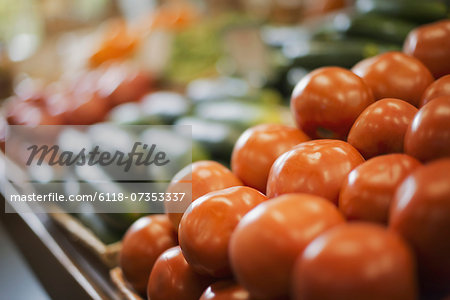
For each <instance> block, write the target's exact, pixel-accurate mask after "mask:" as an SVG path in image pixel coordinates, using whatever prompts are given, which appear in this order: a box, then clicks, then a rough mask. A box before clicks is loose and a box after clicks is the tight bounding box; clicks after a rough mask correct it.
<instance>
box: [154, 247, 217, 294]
mask: <svg viewBox="0 0 450 300" xmlns="http://www.w3.org/2000/svg"><path fill="white" fill-rule="evenodd" d="M211 282H212V279H211V278H209V277H206V276H201V275H199V274H197V273H195V272H194V270H192V268H191V266H189V264H188V263H187V262H186V259H184V256H183V253H182V252H181V249H180V247H178V246H177V247H173V248H170V249H168V250H166V251H165V252H164V253H163V254H161V256H159V257H158V259H157V260H156V262H155V265H154V266H153V270H152V272H151V274H150V278H149V279H148V287H147V297H148V299H151V300H180V299H183V300H198V298H199V297H200V296H201V295H202V293H203V291H204V290H205V289H206V287H207V286H208V285H210V284H211Z"/></svg>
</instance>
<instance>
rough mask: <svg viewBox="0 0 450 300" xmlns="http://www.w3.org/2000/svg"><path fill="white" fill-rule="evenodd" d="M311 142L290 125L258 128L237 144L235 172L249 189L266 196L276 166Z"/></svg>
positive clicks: (258, 126)
mask: <svg viewBox="0 0 450 300" xmlns="http://www.w3.org/2000/svg"><path fill="white" fill-rule="evenodd" d="M308 140H309V138H308V136H306V134H304V133H303V132H302V131H301V130H299V129H296V128H292V127H289V126H286V125H282V124H262V125H257V126H254V127H252V128H249V129H247V130H246V131H245V132H244V133H243V134H242V135H241V136H240V137H239V139H238V140H237V142H236V144H235V146H234V149H233V153H232V157H231V170H232V171H233V173H234V174H236V176H237V177H239V178H240V179H241V180H242V182H243V183H244V184H245V185H247V186H250V187H252V188H255V189H257V190H259V191H260V192H262V193H265V192H266V184H267V177H268V176H269V172H270V167H271V166H272V164H273V162H274V161H275V160H276V159H277V158H278V156H280V155H281V154H283V153H284V152H286V151H288V150H291V148H293V147H294V146H295V145H297V144H300V143H302V142H306V141H308Z"/></svg>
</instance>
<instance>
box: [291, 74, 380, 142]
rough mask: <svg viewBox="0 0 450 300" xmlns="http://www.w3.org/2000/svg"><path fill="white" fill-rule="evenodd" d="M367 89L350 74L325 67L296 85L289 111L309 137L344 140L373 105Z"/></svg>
mask: <svg viewBox="0 0 450 300" xmlns="http://www.w3.org/2000/svg"><path fill="white" fill-rule="evenodd" d="M373 101H374V99H373V94H372V92H371V90H370V88H369V87H368V86H367V85H366V84H365V83H364V82H363V81H362V80H361V78H359V77H358V76H356V75H355V74H353V73H352V72H350V71H348V70H346V69H343V68H339V67H324V68H320V69H317V70H315V71H313V72H311V73H309V74H308V75H307V76H306V77H304V78H303V79H302V80H300V82H298V83H297V85H296V87H295V89H294V91H293V92H292V97H291V111H292V113H293V115H294V118H295V121H296V123H297V127H298V128H300V129H301V130H303V131H304V132H305V133H306V134H307V135H308V136H309V137H311V138H313V139H317V138H331V139H341V140H345V139H346V137H347V134H348V131H349V130H350V127H351V126H352V125H353V122H355V120H356V118H357V117H358V116H359V114H360V113H361V112H362V111H363V110H364V109H365V108H366V107H367V106H368V105H370V104H371V103H372V102H373Z"/></svg>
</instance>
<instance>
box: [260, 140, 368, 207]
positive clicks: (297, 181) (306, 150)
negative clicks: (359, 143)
mask: <svg viewBox="0 0 450 300" xmlns="http://www.w3.org/2000/svg"><path fill="white" fill-rule="evenodd" d="M363 161H364V159H363V158H362V156H361V154H359V152H358V151H357V150H356V149H355V148H353V146H352V145H350V144H348V143H346V142H343V141H337V140H315V141H309V142H305V143H302V144H300V145H298V146H296V147H295V148H294V149H292V150H290V151H288V152H286V153H284V154H283V155H281V156H280V157H279V158H278V159H277V160H276V161H275V163H274V164H273V166H272V169H271V170H270V174H269V179H268V181H267V196H268V197H269V198H273V197H276V196H279V195H282V194H287V193H308V194H314V195H318V196H322V197H324V198H327V199H328V200H330V201H331V202H333V203H335V204H337V202H338V198H339V191H340V189H341V185H342V183H343V182H344V180H345V179H346V178H347V175H348V173H350V171H351V170H352V169H354V168H355V167H356V166H357V165H359V164H361V163H362V162H363Z"/></svg>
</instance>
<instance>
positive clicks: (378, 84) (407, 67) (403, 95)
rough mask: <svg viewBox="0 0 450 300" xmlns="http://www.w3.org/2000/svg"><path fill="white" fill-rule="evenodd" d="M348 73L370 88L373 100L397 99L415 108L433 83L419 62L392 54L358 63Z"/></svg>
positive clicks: (408, 57) (429, 74) (398, 53)
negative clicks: (351, 72) (360, 79)
mask: <svg viewBox="0 0 450 300" xmlns="http://www.w3.org/2000/svg"><path fill="white" fill-rule="evenodd" d="M352 71H353V72H354V73H355V74H356V75H358V76H360V77H361V78H362V79H363V80H364V82H365V83H366V84H367V85H368V86H369V87H370V88H371V89H372V91H373V94H374V96H375V99H376V100H378V99H383V98H398V99H402V100H405V101H407V102H409V103H411V104H412V105H414V106H416V107H417V106H419V103H420V97H421V96H422V94H423V92H424V91H425V89H426V88H427V87H428V86H429V85H430V84H431V83H432V82H433V80H434V78H433V75H431V73H430V71H429V70H428V69H427V67H425V66H424V65H423V63H422V62H420V60H418V59H417V58H415V57H412V56H409V55H406V54H404V53H401V52H395V51H393V52H386V53H383V54H379V55H377V56H375V57H371V58H367V59H365V60H362V61H360V62H359V63H357V64H356V65H355V66H354V67H353V69H352Z"/></svg>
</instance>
